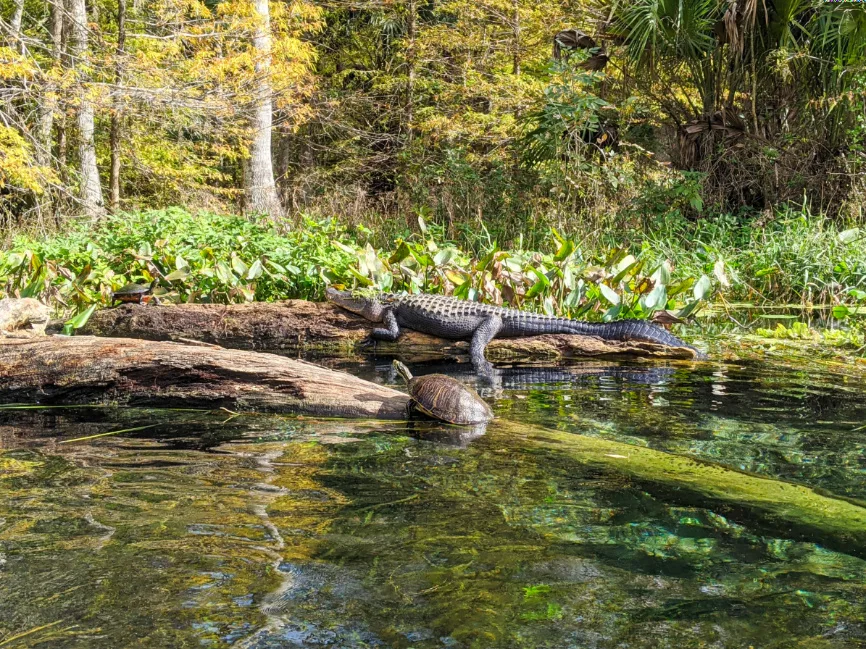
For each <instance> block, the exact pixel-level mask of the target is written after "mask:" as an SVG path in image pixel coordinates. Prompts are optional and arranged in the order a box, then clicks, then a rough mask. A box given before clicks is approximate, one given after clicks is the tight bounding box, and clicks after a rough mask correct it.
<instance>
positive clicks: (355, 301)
mask: <svg viewBox="0 0 866 649" xmlns="http://www.w3.org/2000/svg"><path fill="white" fill-rule="evenodd" d="M325 296H326V297H327V298H328V301H329V302H333V303H334V304H336V305H337V306H338V307H340V308H341V309H346V311H351V312H352V313H357V314H358V315H359V316H362V317H364V318H366V319H367V320H369V321H370V322H382V317H383V315H384V310H385V307H384V306H382V303H381V302H379V300H377V299H376V298H374V297H366V296H364V295H359V294H357V293H353V292H352V291H338V290H337V289H335V288H332V287H330V286H329V287H328V288H327V289H325Z"/></svg>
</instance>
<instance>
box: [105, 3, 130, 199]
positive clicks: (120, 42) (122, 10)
mask: <svg viewBox="0 0 866 649" xmlns="http://www.w3.org/2000/svg"><path fill="white" fill-rule="evenodd" d="M125 47H126V0H117V49H116V50H115V56H116V57H117V59H116V61H115V64H114V79H115V83H117V85H118V86H120V85H121V84H122V83H123V56H124V48H125ZM115 93H116V94H115V98H114V110H113V111H112V113H111V134H110V136H109V137H110V143H109V145H110V148H111V177H110V179H109V187H110V188H111V211H112V212H117V211H118V210H119V209H120V128H121V118H122V115H123V112H122V109H123V101H122V100H121V98H120V91H119V90H117V89H116V90H115Z"/></svg>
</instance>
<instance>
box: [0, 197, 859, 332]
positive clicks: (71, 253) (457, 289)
mask: <svg viewBox="0 0 866 649" xmlns="http://www.w3.org/2000/svg"><path fill="white" fill-rule="evenodd" d="M648 231H650V232H652V234H649V235H643V234H640V233H641V230H640V229H636V230H635V231H634V234H635V238H633V239H628V238H626V239H625V242H624V243H623V238H622V237H620V238H619V239H616V238H615V237H614V233H608V234H605V235H602V236H600V237H598V238H597V239H596V240H594V242H593V243H592V244H588V243H586V242H585V241H581V240H578V239H577V238H574V237H572V236H569V235H568V234H566V233H562V232H558V231H557V230H555V229H551V230H550V231H549V233H548V236H547V238H546V246H545V247H544V248H543V249H541V250H525V249H523V247H522V246H521V245H517V246H515V247H514V248H513V249H503V248H501V247H500V246H499V245H498V243H497V242H496V241H494V240H492V239H491V238H489V237H488V238H487V239H486V240H484V241H482V239H481V238H480V237H479V239H478V240H477V241H476V244H477V245H476V246H475V247H474V249H473V250H467V249H465V248H464V247H462V246H461V245H459V244H458V243H456V242H454V241H453V240H450V239H449V238H448V237H447V236H446V231H445V228H444V227H443V226H441V225H438V224H435V223H428V222H426V221H425V219H424V218H423V216H419V217H418V226H417V228H416V229H415V230H414V231H411V230H406V231H404V232H402V233H401V235H402V236H400V237H399V238H397V239H396V240H392V241H383V239H382V238H381V236H380V235H377V233H375V232H372V231H371V230H369V229H367V228H365V227H363V226H355V227H352V228H350V227H348V226H346V225H343V224H341V223H339V222H337V221H336V220H334V219H322V220H314V219H311V218H307V219H306V220H305V221H304V222H303V224H302V226H301V227H298V228H296V229H293V230H290V231H279V230H277V229H276V228H275V227H274V226H273V224H272V223H270V222H268V221H265V220H260V221H256V220H250V219H247V218H244V217H239V216H222V215H216V214H208V213H199V214H191V213H190V212H187V211H185V210H182V209H180V208H171V209H168V210H160V211H146V212H135V213H126V214H119V215H114V216H110V217H106V218H105V219H103V220H100V221H99V222H97V223H95V224H84V225H81V226H79V227H77V228H75V229H72V230H71V231H69V232H67V233H65V234H61V235H57V236H53V237H49V238H42V239H34V238H28V237H19V238H17V239H15V240H14V241H13V243H12V244H11V245H10V246H9V247H8V249H6V250H5V251H0V295H11V296H18V297H36V298H39V299H41V300H43V301H45V302H47V303H49V304H51V305H52V306H53V307H54V308H55V311H56V312H57V314H58V315H61V316H65V317H70V318H72V320H71V322H72V324H73V327H78V326H81V325H83V324H84V322H85V321H86V319H87V317H89V315H90V314H91V313H92V312H93V310H94V309H95V308H98V307H107V306H110V305H111V304H112V292H113V291H115V290H117V289H119V288H120V287H122V286H123V285H125V284H127V283H129V282H140V283H150V282H152V281H154V280H156V282H157V285H158V288H157V292H158V294H160V296H161V298H162V299H163V300H164V301H167V302H211V303H233V302H252V301H271V300H277V299H287V298H303V299H313V300H317V299H322V297H323V292H324V288H325V286H326V285H328V284H335V285H342V286H346V287H351V288H358V289H366V290H371V291H395V292H399V291H407V292H428V293H444V294H449V295H455V296H457V297H461V298H464V299H468V300H479V301H484V302H491V303H495V304H507V305H511V306H514V307H517V308H521V309H525V310H532V311H539V312H544V313H548V314H556V315H565V316H568V317H572V318H581V319H587V320H611V319H616V318H624V317H629V318H648V317H650V316H651V315H652V314H653V313H654V312H655V311H657V310H663V309H665V310H673V311H674V312H675V313H676V314H677V315H679V316H680V317H688V316H690V315H692V314H694V313H695V312H696V311H697V310H698V309H699V308H700V307H701V305H702V304H704V303H706V302H707V301H710V300H712V301H715V302H719V303H722V304H727V303H730V302H735V301H741V302H742V301H753V302H760V303H764V304H767V303H771V304H772V303H775V304H783V303H786V302H789V301H795V302H796V303H797V304H799V305H802V306H811V305H829V306H831V307H832V315H833V317H834V318H836V319H837V320H843V319H850V318H855V319H856V318H857V313H858V306H863V305H864V304H866V246H864V237H866V232H864V231H862V230H861V229H858V228H849V229H838V228H836V227H835V226H833V225H831V224H828V223H827V222H826V221H824V220H822V219H820V218H812V217H811V216H810V215H808V214H807V213H803V212H799V213H784V214H780V215H779V217H778V219H777V220H776V221H775V222H774V223H772V224H768V226H767V227H766V228H764V229H763V230H762V231H760V232H748V231H746V230H745V229H744V227H743V226H741V225H739V224H738V223H737V222H736V220H735V219H732V218H726V217H721V218H719V219H716V220H715V221H701V222H699V223H697V224H694V223H689V222H688V221H686V220H684V219H680V220H675V219H669V220H667V221H665V222H664V223H661V224H656V226H655V227H653V228H652V229H648ZM605 242H607V243H605Z"/></svg>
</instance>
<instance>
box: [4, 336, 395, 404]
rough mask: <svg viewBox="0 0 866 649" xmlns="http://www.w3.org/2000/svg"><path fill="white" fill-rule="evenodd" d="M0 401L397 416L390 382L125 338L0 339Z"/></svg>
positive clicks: (276, 359)
mask: <svg viewBox="0 0 866 649" xmlns="http://www.w3.org/2000/svg"><path fill="white" fill-rule="evenodd" d="M0 401H5V402H7V403H40V404H82V403H117V404H124V405H131V406H150V407H160V408H169V407H184V408H208V409H216V408H227V409H229V410H232V411H256V412H278V413H292V414H301V415H309V416H317V417H348V418H372V419H403V418H405V416H406V406H407V404H408V397H407V396H406V395H405V394H403V393H401V392H397V391H396V390H392V389H391V388H387V387H385V386H381V385H376V384H375V383H370V382H368V381H364V380H363V379H358V378H355V377H354V376H351V375H349V374H346V373H344V372H337V371H334V370H329V369H326V368H324V367H320V366H318V365H313V364H312V363H307V362H304V361H299V360H293V359H289V358H285V357H283V356H277V355H275V354H264V353H256V352H248V351H238V350H229V349H223V348H220V347H215V346H211V345H185V344H181V343H174V342H151V341H143V340H131V339H124V338H96V337H92V336H75V337H66V336H49V337H41V338H31V339H27V340H17V339H10V340H3V339H0Z"/></svg>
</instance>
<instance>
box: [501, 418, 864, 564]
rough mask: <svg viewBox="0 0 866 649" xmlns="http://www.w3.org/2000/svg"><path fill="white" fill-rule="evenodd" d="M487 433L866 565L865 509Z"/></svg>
mask: <svg viewBox="0 0 866 649" xmlns="http://www.w3.org/2000/svg"><path fill="white" fill-rule="evenodd" d="M488 430H490V431H492V430H498V431H503V432H505V433H506V434H508V435H509V436H512V435H520V436H523V437H526V438H527V440H528V441H529V442H530V443H531V444H535V445H542V446H544V447H547V448H550V449H554V450H555V451H557V452H558V453H561V454H562V455H563V456H564V457H566V458H568V460H570V461H575V462H577V463H579V464H582V465H589V466H591V467H593V468H594V469H596V470H599V469H600V470H602V471H606V472H610V473H614V474H617V475H621V476H625V477H627V478H628V479H629V480H631V481H632V482H634V483H636V485H638V486H639V488H641V489H644V490H646V491H648V492H649V493H652V494H656V495H658V497H659V498H662V499H664V500H665V501H668V500H673V501H675V502H677V503H678V504H682V505H691V506H698V507H706V508H709V509H712V510H713V511H715V512H717V513H720V514H723V515H725V516H729V517H730V518H731V520H734V521H738V520H739V521H742V522H744V523H746V524H748V525H750V526H757V527H759V528H762V529H764V530H770V531H771V533H772V534H773V535H777V536H779V537H782V538H793V539H797V540H804V541H809V542H813V543H819V544H823V545H825V546H827V547H829V548H832V549H834V550H837V551H839V552H844V553H846V554H851V555H855V556H858V557H866V503H863V502H857V501H853V500H850V499H845V498H839V497H833V496H831V495H825V494H821V493H818V492H817V491H815V490H813V489H811V488H809V487H807V486H804V485H798V484H793V483H790V482H785V481H783V480H774V479H773V478H769V477H762V476H757V475H751V474H747V473H741V472H739V471H733V470H731V469H726V468H725V467H722V466H719V465H716V464H712V463H709V462H701V461H699V460H695V459H692V458H689V457H684V456H682V455H674V454H671V453H665V452H662V451H657V450H654V449H650V448H646V447H643V446H633V445H631V444H624V443H622V442H616V441H612V440H608V439H601V438H598V437H589V436H584V435H577V434H573V433H563V432H559V431H556V430H552V429H548V428H542V427H539V426H528V425H523V424H517V423H514V422H508V421H499V422H497V423H496V428H495V429H494V428H489V429H488Z"/></svg>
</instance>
